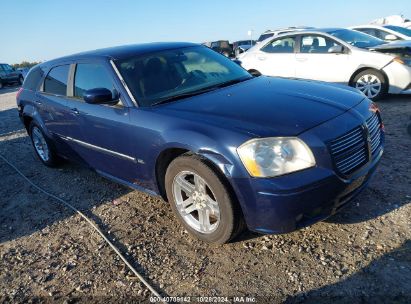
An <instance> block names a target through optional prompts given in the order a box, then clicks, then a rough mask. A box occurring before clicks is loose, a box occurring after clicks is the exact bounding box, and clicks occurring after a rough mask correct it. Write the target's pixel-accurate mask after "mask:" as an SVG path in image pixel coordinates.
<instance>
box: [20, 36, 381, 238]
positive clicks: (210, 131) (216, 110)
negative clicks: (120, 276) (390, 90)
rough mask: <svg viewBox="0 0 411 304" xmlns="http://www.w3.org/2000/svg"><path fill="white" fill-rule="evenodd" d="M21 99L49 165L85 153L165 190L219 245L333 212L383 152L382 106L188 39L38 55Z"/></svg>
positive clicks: (99, 166)
mask: <svg viewBox="0 0 411 304" xmlns="http://www.w3.org/2000/svg"><path fill="white" fill-rule="evenodd" d="M17 105H18V109H19V115H20V117H21V120H22V122H23V124H24V126H25V127H26V129H27V132H28V134H29V136H30V138H31V141H32V143H33V146H34V150H35V151H36V153H37V156H38V158H39V159H40V160H41V162H43V163H44V164H45V165H47V166H55V165H57V164H58V162H59V160H60V159H61V158H65V159H70V160H76V161H78V162H82V163H84V164H86V165H87V166H88V167H91V168H93V169H94V170H96V171H97V172H98V173H100V174H101V175H103V176H105V177H107V178H110V179H112V180H114V181H117V182H120V183H122V184H124V185H127V186H129V187H131V188H134V189H137V190H140V191H145V192H147V193H150V194H153V195H159V196H161V197H163V198H164V199H165V200H167V201H168V202H169V204H170V205H171V208H172V209H173V211H174V213H175V215H176V217H177V219H178V220H179V221H180V222H181V224H182V225H183V226H184V227H185V229H186V230H187V231H189V232H190V233H191V234H193V235H195V236H196V237H198V238H199V239H201V240H204V241H207V242H213V243H224V242H226V241H228V240H230V239H232V238H233V237H235V236H236V235H237V234H238V233H239V232H240V231H241V230H242V229H243V227H244V226H245V225H246V226H247V227H248V228H249V229H251V230H254V231H257V232H260V233H285V232H289V231H293V230H295V229H298V228H301V227H304V226H307V225H310V224H312V223H315V222H317V221H319V220H322V219H324V218H326V217H328V216H330V215H331V214H334V213H335V212H337V211H338V210H339V209H341V208H342V206H344V205H345V204H346V203H347V202H349V201H350V200H351V199H352V198H353V197H355V196H356V195H357V194H358V193H359V192H360V191H361V190H362V189H364V187H365V186H366V185H367V184H368V182H369V180H370V178H371V176H372V175H373V173H374V172H375V169H376V167H377V164H378V162H379V159H380V157H381V155H382V151H383V141H384V133H383V127H382V121H381V117H380V114H379V110H378V109H377V108H376V106H375V105H374V104H373V103H372V102H371V101H370V100H369V99H367V98H366V97H365V96H364V95H362V94H361V93H359V92H358V91H357V90H355V89H352V88H348V87H341V86H332V85H329V84H325V83H323V82H312V81H302V80H289V79H282V78H270V77H264V76H261V77H252V76H251V75H250V74H249V73H248V72H247V71H246V70H244V69H243V68H241V67H240V66H239V65H238V64H236V63H234V62H233V61H231V60H230V59H227V58H225V57H224V56H221V55H219V54H217V53H216V52H214V51H212V50H210V49H209V48H207V47H205V46H200V45H196V44H191V43H155V44H142V45H134V46H124V47H117V48H109V49H104V50H96V51H91V52H85V53H81V54H78V55H72V56H67V57H63V58H60V59H56V60H52V61H49V62H45V63H42V64H40V65H38V66H36V67H34V68H32V69H31V70H30V72H29V74H28V76H27V79H26V81H25V82H24V85H23V88H22V89H21V90H20V91H19V93H18V96H17ZM73 182H74V181H73ZM147 208H151V206H150V205H149V204H147ZM152 212H153V213H156V212H157V210H156V209H155V208H153V210H152Z"/></svg>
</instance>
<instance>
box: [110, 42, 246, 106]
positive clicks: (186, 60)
mask: <svg viewBox="0 0 411 304" xmlns="http://www.w3.org/2000/svg"><path fill="white" fill-rule="evenodd" d="M115 63H116V66H117V68H118V70H119V72H120V74H121V75H122V77H123V78H124V80H125V82H126V84H127V86H128V87H129V89H130V91H131V93H132V94H133V96H134V98H135V99H136V100H137V103H138V104H139V105H140V106H145V107H147V106H152V105H154V104H159V103H162V102H166V101H167V102H168V101H173V100H176V99H179V98H184V97H188V96H192V95H196V94H201V93H203V92H206V91H209V90H213V89H216V88H218V87H222V86H226V85H230V84H233V83H236V82H240V81H244V80H247V79H250V78H252V76H251V75H250V74H249V73H248V72H247V71H246V70H244V69H243V68H242V67H240V66H239V65H238V64H236V63H234V62H233V61H231V60H230V59H227V58H226V57H224V56H222V55H220V54H218V53H216V52H215V51H212V50H211V49H209V48H207V47H204V46H193V47H185V48H179V49H172V50H164V51H160V52H155V53H154V52H153V53H150V54H144V55H138V56H133V57H130V58H127V59H122V60H117V61H116V62H115Z"/></svg>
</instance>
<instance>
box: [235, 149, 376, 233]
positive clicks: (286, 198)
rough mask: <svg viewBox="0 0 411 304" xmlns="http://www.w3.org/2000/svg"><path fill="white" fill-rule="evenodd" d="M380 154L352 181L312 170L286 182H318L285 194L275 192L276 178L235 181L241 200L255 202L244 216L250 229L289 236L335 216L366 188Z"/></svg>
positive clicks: (322, 171) (284, 192)
mask: <svg viewBox="0 0 411 304" xmlns="http://www.w3.org/2000/svg"><path fill="white" fill-rule="evenodd" d="M381 154H382V150H381V152H380V154H379V155H378V157H376V158H375V159H374V160H373V162H372V163H370V164H369V165H368V166H367V167H366V168H364V169H363V170H361V171H359V172H357V174H356V175H355V177H354V178H352V179H349V180H344V179H342V178H340V177H339V176H337V175H336V174H329V175H327V173H326V172H325V171H324V170H322V169H320V168H313V169H308V170H305V171H302V172H299V173H295V174H292V175H293V176H291V175H289V176H284V177H283V179H285V180H289V181H288V182H289V183H290V184H293V183H298V181H297V180H296V179H300V180H308V179H312V177H313V176H318V177H319V178H318V180H316V181H313V182H312V183H311V184H309V185H307V186H303V187H298V188H293V189H289V190H283V191H278V190H277V191H273V189H275V188H277V186H278V184H277V182H278V181H277V180H273V179H248V180H247V179H238V180H236V181H234V183H235V184H236V188H237V187H238V189H241V193H242V198H243V199H246V198H247V199H249V200H250V201H251V200H252V201H254V202H255V204H253V207H251V208H247V214H245V217H246V222H247V225H248V228H249V229H250V230H253V231H256V232H260V233H287V232H291V231H294V230H296V229H299V228H302V227H305V226H309V225H311V224H314V223H316V222H318V221H321V220H324V219H326V218H327V217H329V216H331V215H333V214H335V213H336V212H337V211H339V210H340V209H341V208H342V207H343V206H344V205H345V204H346V203H348V202H349V201H350V200H352V199H353V198H354V197H355V196H357V195H358V194H359V193H360V192H361V190H363V189H364V188H365V187H366V186H367V184H368V183H369V181H370V179H371V177H372V176H373V174H374V172H375V169H376V168H377V164H378V162H379V160H380V158H381ZM286 183H287V181H286ZM274 184H275V185H274Z"/></svg>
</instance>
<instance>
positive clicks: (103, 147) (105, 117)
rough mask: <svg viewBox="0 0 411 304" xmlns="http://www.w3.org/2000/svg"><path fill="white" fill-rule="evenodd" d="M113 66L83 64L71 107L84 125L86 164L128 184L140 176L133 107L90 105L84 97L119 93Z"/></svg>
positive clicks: (77, 69) (79, 65) (78, 68)
mask: <svg viewBox="0 0 411 304" xmlns="http://www.w3.org/2000/svg"><path fill="white" fill-rule="evenodd" d="M110 69H111V66H110V65H109V64H108V63H106V62H105V61H95V62H92V61H89V62H79V63H77V64H76V67H75V72H74V75H73V96H72V98H70V100H69V101H68V107H69V108H70V109H71V112H72V113H73V115H74V116H75V120H76V121H77V123H78V125H79V126H80V128H81V130H82V134H83V138H84V139H83V140H82V141H78V142H77V144H78V145H80V146H82V155H81V156H82V157H83V158H84V161H85V162H86V163H87V164H88V165H90V166H91V167H93V168H95V169H96V170H98V171H100V172H102V173H105V174H108V175H111V176H112V177H116V178H119V179H122V180H125V181H129V182H130V181H132V180H134V179H135V178H136V176H137V162H136V158H135V153H136V152H135V151H136V149H137V143H136V141H135V140H134V137H135V136H133V134H132V132H131V130H132V126H131V123H130V115H129V110H130V109H129V107H127V106H125V105H124V104H123V103H122V102H121V96H120V101H119V103H118V104H117V105H114V106H111V105H105V104H88V103H86V102H85V101H84V99H83V95H84V93H85V92H86V91H87V90H90V89H94V88H106V89H109V90H111V91H112V92H113V93H114V90H117V92H119V90H118V87H117V84H116V82H115V81H114V77H113V76H114V73H113V72H112V71H111V70H110Z"/></svg>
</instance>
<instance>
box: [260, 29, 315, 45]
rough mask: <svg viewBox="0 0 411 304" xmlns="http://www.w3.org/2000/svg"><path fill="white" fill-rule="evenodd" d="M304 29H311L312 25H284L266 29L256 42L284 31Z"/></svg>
mask: <svg viewBox="0 0 411 304" xmlns="http://www.w3.org/2000/svg"><path fill="white" fill-rule="evenodd" d="M306 29H313V27H309V26H290V27H286V28H282V29H278V30H267V31H265V32H264V33H262V34H261V35H260V37H259V38H258V40H257V43H260V42H261V41H263V40H265V39H268V38H270V37H275V36H278V35H281V34H285V33H290V32H294V31H301V30H306Z"/></svg>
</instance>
